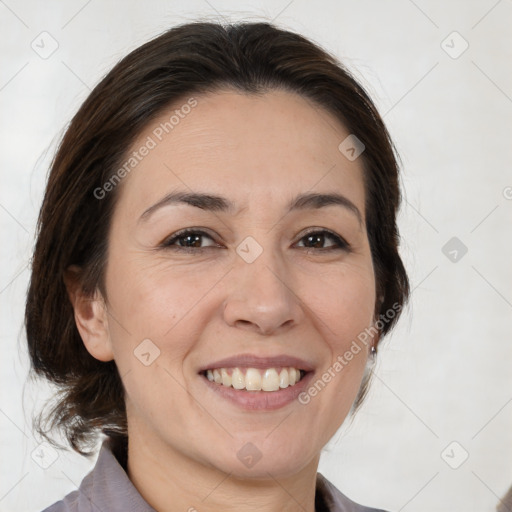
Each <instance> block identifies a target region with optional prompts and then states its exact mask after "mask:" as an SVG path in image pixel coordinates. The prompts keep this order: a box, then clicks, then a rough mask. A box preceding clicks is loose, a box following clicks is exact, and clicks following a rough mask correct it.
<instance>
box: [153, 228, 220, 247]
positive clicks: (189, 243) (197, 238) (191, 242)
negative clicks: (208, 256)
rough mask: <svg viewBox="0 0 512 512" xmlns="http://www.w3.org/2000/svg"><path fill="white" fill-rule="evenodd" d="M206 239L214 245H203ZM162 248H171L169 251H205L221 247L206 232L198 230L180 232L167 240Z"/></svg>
mask: <svg viewBox="0 0 512 512" xmlns="http://www.w3.org/2000/svg"><path fill="white" fill-rule="evenodd" d="M205 239H208V240H210V241H211V242H213V243H210V244H208V245H203V242H204V241H205ZM161 246H162V247H165V248H169V249H177V250H180V249H184V250H187V249H199V250H200V249H205V248H207V247H214V246H217V247H219V245H218V244H216V243H215V242H214V240H213V238H212V237H211V236H210V235H208V234H207V233H205V232H204V231H198V230H192V229H188V230H183V231H179V232H178V233H175V234H174V235H171V237H170V238H167V239H166V240H165V241H164V242H163V243H162V244H161Z"/></svg>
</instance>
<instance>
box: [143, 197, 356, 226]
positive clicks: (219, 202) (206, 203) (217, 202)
mask: <svg viewBox="0 0 512 512" xmlns="http://www.w3.org/2000/svg"><path fill="white" fill-rule="evenodd" d="M171 204H188V205H190V206H195V207H196V208H201V209H202V210H208V211H211V212H228V213H229V212H234V211H235V209H236V208H235V203H233V202H232V201H230V200H229V199H226V198H225V197H221V196H216V195H211V194H201V193H192V192H191V193H189V192H171V193H170V194H167V195H166V196H165V197H163V198H162V199H160V201H158V202H157V203H155V204H154V205H153V206H150V207H149V208H148V209H147V210H146V211H145V212H144V213H143V214H142V215H141V216H140V218H139V221H141V220H147V219H148V218H149V217H150V216H151V214H152V213H153V212H154V211H155V210H157V209H159V208H161V207H163V206H168V205H171ZM331 205H337V206H342V207H343V208H346V209H347V210H349V211H350V212H352V213H353V214H354V215H355V216H356V217H357V220H358V221H359V224H360V225H362V223H363V218H362V215H361V212H360V211H359V209H358V208H357V206H356V205H355V204H354V203H353V202H352V201H350V199H348V198H347V197H345V196H343V195H341V194H337V193H330V194H318V193H314V192H309V193H305V194H300V195H298V196H297V197H296V198H295V199H293V200H292V201H290V203H289V204H288V206H287V212H291V211H294V210H305V209H308V208H309V209H320V208H325V207H326V206H331Z"/></svg>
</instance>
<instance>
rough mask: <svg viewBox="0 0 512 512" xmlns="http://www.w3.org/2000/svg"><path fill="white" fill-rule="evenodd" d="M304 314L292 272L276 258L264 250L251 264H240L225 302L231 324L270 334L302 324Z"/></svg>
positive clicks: (232, 273)
mask: <svg viewBox="0 0 512 512" xmlns="http://www.w3.org/2000/svg"><path fill="white" fill-rule="evenodd" d="M303 314H304V310H303V306H302V302H301V300H300V298H299V297H298V295H297V292H296V291H295V290H294V283H293V282H291V277H290V272H289V271H287V270H286V268H285V265H284V264H283V262H282V261H280V259H279V258H278V257H277V255H275V254H271V251H270V250H265V251H263V253H262V254H261V255H260V256H259V257H258V258H257V259H256V260H255V261H253V262H252V263H247V262H245V261H243V260H242V259H239V260H238V261H237V263H236V268H235V269H234V270H233V271H232V272H230V286H229V292H228V296H227V297H226V299H225V302H224V320H225V321H226V323H227V324H228V325H230V326H231V327H236V328H239V329H244V330H247V331H252V332H257V333H259V334H262V335H269V334H274V333H276V332H281V331H283V330H286V329H290V328H291V327H293V326H294V325H297V324H299V323H300V321H301V319H302V318H303Z"/></svg>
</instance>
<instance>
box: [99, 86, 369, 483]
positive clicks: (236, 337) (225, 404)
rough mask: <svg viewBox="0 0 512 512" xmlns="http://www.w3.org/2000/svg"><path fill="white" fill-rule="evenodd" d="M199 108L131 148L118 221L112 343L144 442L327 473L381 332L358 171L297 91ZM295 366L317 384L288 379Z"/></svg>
mask: <svg viewBox="0 0 512 512" xmlns="http://www.w3.org/2000/svg"><path fill="white" fill-rule="evenodd" d="M195 101H196V102H197V103H195V102H190V103H188V105H189V106H190V105H192V106H191V108H188V107H185V106H184V105H186V104H187V99H185V100H183V102H182V103H180V104H177V105H175V106H174V108H173V109H169V110H168V111H166V112H165V113H164V114H163V115H162V116H160V118H158V119H157V120H156V121H155V122H153V123H152V124H151V126H150V127H148V129H147V130H145V131H144V133H142V134H141V135H140V137H139V138H138V140H137V141H136V143H135V144H134V145H133V148H132V151H137V155H135V156H134V155H132V158H135V159H136V162H135V160H133V161H131V164H130V163H129V164H128V165H127V166H126V167H125V170H126V169H130V170H129V172H128V173H127V176H126V177H124V179H123V181H122V183H121V184H120V185H119V186H120V187H121V188H120V190H119V191H118V192H120V196H119V201H118V203H117V205H116V209H115V212H114V216H113V219H112V223H111V231H110V235H109V236H110V237H109V253H108V264H107V269H106V292H107V296H108V311H109V316H108V334H109V340H108V342H106V343H108V346H109V347H111V350H112V357H114V358H115V361H116V364H117V366H118V368H119V373H120V375H121V377H122V380H123V383H124V386H125V389H126V406H127V415H128V426H129V436H130V442H137V443H139V445H140V444H142V445H144V446H145V447H146V448H149V449H150V451H152V453H153V454H154V455H155V456H157V455H158V456H162V457H165V456H172V457H176V458H178V459H182V460H184V461H185V460H186V461H189V462H190V461H192V462H195V463H199V464H201V465H203V466H207V467H213V468H217V469H220V470H222V471H224V472H225V473H231V474H232V475H239V476H242V477H243V476H254V477H268V474H269V473H270V474H271V475H273V476H274V477H276V478H277V477H279V476H281V477H283V476H286V475H292V474H295V473H297V472H298V471H300V470H301V469H303V468H305V467H306V466H307V465H308V464H312V463H314V462H318V460H317V457H318V456H319V453H320V450H321V449H322V447H323V446H324V445H325V444H326V443H327V442H328V440H329V439H330V438H331V437H332V436H333V435H334V433H335V432H336V430H337V429H338V428H339V426H340V425H341V423H342V422H343V420H344V419H345V417H346V416H347V414H348V412H349V410H350V407H351V405H352V403H353V401H354V399H355V397H356V395H357V392H358V389H359V386H360V382H361V378H362V376H363V373H364V369H365V364H366V361H367V357H368V346H366V345H360V348H361V350H360V351H359V352H357V353H355V352H356V351H355V350H352V356H353V357H352V358H351V360H349V361H348V360H347V358H344V354H345V353H346V352H347V351H349V349H350V347H351V344H352V342H353V341H354V340H355V339H356V338H357V335H358V334H359V333H361V332H362V331H364V330H365V329H366V328H368V327H370V326H371V325H372V323H373V320H374V319H373V311H374V305H375V281H374V272H373V266H372V260H371V253H370V247H369V242H368V237H367V233H366V230H365V211H364V204H365V191H364V185H363V170H362V163H361V159H356V160H354V161H351V160H349V159H348V158H346V157H345V156H344V154H343V153H342V152H341V151H340V150H339V149H338V146H339V145H340V143H341V142H342V141H344V139H346V137H347V136H349V133H348V132H347V131H346V130H345V129H344V128H343V126H341V125H340V124H339V122H338V121H337V120H336V119H335V118H334V117H332V116H331V115H330V114H328V113H327V112H325V111H324V110H322V109H320V108H318V107H317V106H313V105H312V104H311V103H310V102H309V101H307V100H305V99H303V98H301V97H300V96H297V95H294V94H291V93H288V92H282V91H274V92H269V93H266V94H265V95H263V96H259V97H258V96H250V95H244V94H241V93H237V92H231V91H227V90H226V91H224V92H217V93H212V94H209V95H201V96H198V97H196V98H195ZM175 110H178V112H177V113H176V114H175V117H174V118H173V119H172V121H170V118H171V115H173V113H174V111H175ZM177 120H178V121H177ZM166 122H167V123H168V124H167V125H166V124H165V123H166ZM142 147H146V150H143V149H141V148H142ZM334 194H336V195H337V196H338V199H337V200H334V199H332V198H331V199H329V198H327V197H322V195H329V196H331V195H334ZM165 198H167V200H165ZM185 229H186V230H187V232H186V233H181V234H179V235H178V233H179V232H182V231H183V230H185ZM352 346H353V345H352ZM225 359H231V360H230V361H223V360H225ZM341 359H343V361H344V363H343V364H342V365H341V366H342V368H341V369H339V365H335V363H336V361H338V362H339V361H340V360H341ZM289 367H294V368H296V369H298V370H307V373H306V374H305V377H303V378H302V380H300V381H299V382H297V383H296V384H294V385H290V384H289V382H290V380H291V379H293V373H294V371H293V370H291V371H290V370H288V369H287V368H289ZM221 368H225V371H221V370H220V369H221ZM235 368H238V370H235ZM334 368H337V370H335V369H334ZM329 369H330V371H329ZM205 370H218V371H219V375H217V372H215V373H213V371H212V373H211V374H210V375H209V376H210V379H211V378H212V374H213V376H214V377H213V378H215V377H216V378H217V380H221V379H223V383H219V382H215V381H213V382H212V381H210V380H209V379H208V374H209V372H207V371H205ZM283 370H284V371H283ZM325 374H327V375H328V376H329V375H330V377H331V378H330V379H328V378H327V377H326V378H325V380H324V381H322V382H321V385H317V388H318V389H320V391H317V392H316V394H315V392H313V393H312V394H309V393H308V389H310V388H311V386H314V383H315V382H316V381H317V380H318V379H320V380H322V376H323V375H325ZM230 380H231V386H230V385H229V381H230ZM287 380H288V386H287V387H286V384H287V382H286V381H287ZM326 380H329V382H327V383H326V382H325V381H326ZM233 386H234V387H233ZM259 386H263V387H264V388H265V389H271V390H269V391H265V390H258V387H259ZM247 387H249V388H252V389H251V390H247V389H246V388H247ZM276 387H277V388H278V389H279V390H276ZM237 388H238V389H237ZM299 393H302V394H301V395H300V397H302V398H301V399H299V397H298V395H299ZM313 394H314V395H315V396H312V395H313ZM306 395H307V396H306ZM307 397H309V401H308V399H307ZM306 402H307V403H306Z"/></svg>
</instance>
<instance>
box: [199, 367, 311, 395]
mask: <svg viewBox="0 0 512 512" xmlns="http://www.w3.org/2000/svg"><path fill="white" fill-rule="evenodd" d="M307 373H309V372H307V371H306V370H301V369H299V368H294V367H292V366H287V367H274V368H264V369H258V368H250V367H246V368H244V367H235V368H214V369H208V370H204V371H202V372H200V374H201V375H203V376H204V377H205V378H207V379H208V380H209V381H210V382H212V383H215V384H218V385H219V386H224V387H231V388H234V389H238V390H246V391H269V392H272V391H279V390H280V389H285V388H287V387H291V386H294V385H295V384H297V382H299V381H300V380H301V379H302V378H303V377H304V376H305V375H306V374H307Z"/></svg>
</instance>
